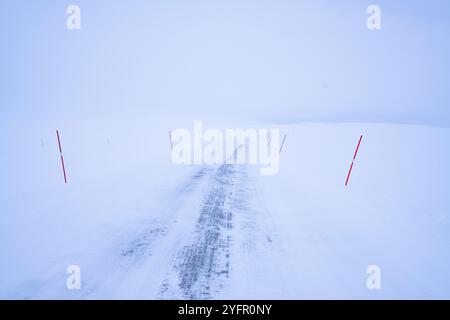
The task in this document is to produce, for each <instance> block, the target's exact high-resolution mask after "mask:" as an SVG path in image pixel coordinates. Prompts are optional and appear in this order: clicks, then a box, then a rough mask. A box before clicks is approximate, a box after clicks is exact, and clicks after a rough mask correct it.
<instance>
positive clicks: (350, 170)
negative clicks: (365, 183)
mask: <svg viewBox="0 0 450 320" xmlns="http://www.w3.org/2000/svg"><path fill="white" fill-rule="evenodd" d="M362 137H363V136H362V135H361V136H360V137H359V141H358V145H357V146H356V150H355V154H354V155H353V160H352V164H351V165H350V169H349V170H348V174H347V179H346V180H345V186H347V184H348V180H349V179H350V174H351V173H352V169H353V162H355V159H356V155H357V154H358V150H359V146H360V145H361V140H362Z"/></svg>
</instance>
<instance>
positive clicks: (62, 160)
mask: <svg viewBox="0 0 450 320" xmlns="http://www.w3.org/2000/svg"><path fill="white" fill-rule="evenodd" d="M56 137H57V138H58V147H59V154H60V156H61V165H62V169H63V173H64V182H65V183H67V176H66V168H65V167H64V157H63V154H62V148H61V140H60V139H59V131H58V130H56Z"/></svg>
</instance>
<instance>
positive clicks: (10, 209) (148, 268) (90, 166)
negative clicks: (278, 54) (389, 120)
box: [0, 117, 450, 299]
mask: <svg viewBox="0 0 450 320" xmlns="http://www.w3.org/2000/svg"><path fill="white" fill-rule="evenodd" d="M193 120H195V119H176V120H174V119H163V118H161V119H154V118H151V117H148V118H146V117H140V118H131V117H130V118H88V119H85V118H80V119H78V118H77V119H70V120H64V119H33V120H29V119H26V118H25V119H20V120H19V119H17V118H10V119H8V118H3V119H2V120H0V121H1V122H2V123H1V125H2V135H1V136H0V139H1V146H2V148H1V150H0V163H1V167H0V176H1V180H0V191H1V192H0V212H1V215H0V219H1V220H0V261H1V264H0V297H1V298H8V299H9V298H18V299H41V298H51V299H93V298H102V299H110V298H126V299H129V298H138V299H173V298H175V299H178V298H186V299H210V298H218V299H222V298H224V299H225V298H231V299H240V298H245V299H257V298H263V299H283V298H286V299H300V298H306V299H309V298H331V299H335V298H345V299H353V298H356V299H358V298H369V299H380V298H389V299H391V298H420V299H428V298H447V299H448V298H450V272H449V271H448V270H449V267H450V251H449V250H448V248H449V245H450V233H449V231H450V200H449V197H448V190H449V189H450V179H449V178H450V169H449V168H448V163H450V153H449V152H448V150H450V129H448V128H439V127H426V126H412V125H397V124H366V123H344V124H328V123H301V124H292V125H284V126H279V125H273V124H272V125H267V126H270V127H277V128H279V129H280V130H281V133H282V134H286V135H287V138H286V142H285V145H284V147H283V150H282V152H281V155H280V170H279V173H278V174H277V175H273V176H261V175H260V174H259V173H260V172H259V170H258V167H256V166H251V165H232V164H228V165H214V166H208V165H193V166H186V165H180V166H176V165H174V164H172V162H171V159H170V144H169V137H168V131H169V130H172V129H175V128H176V127H185V128H190V127H191V126H192V121H193ZM206 125H207V126H209V127H213V126H215V125H216V124H215V123H213V122H211V123H206ZM220 125H222V126H226V127H229V128H236V127H242V126H243V124H242V123H235V122H229V123H221V124H220ZM248 125H249V126H254V125H256V124H254V123H250V124H248ZM257 125H258V126H265V124H257ZM56 129H59V130H60V134H61V142H62V148H63V154H64V160H65V164H66V169H67V175H68V183H67V184H64V180H63V176H62V171H61V164H60V158H59V150H58V147H57V140H56V133H55V131H56ZM361 134H362V135H363V139H362V143H361V147H360V149H359V152H358V156H357V158H356V161H355V163H354V167H353V171H352V175H351V177H350V181H349V185H348V186H347V187H345V186H344V183H345V178H346V176H347V172H348V169H349V166H350V163H351V160H352V157H353V153H354V151H355V147H356V143H357V142H358V138H359V136H360V135H361ZM69 265H78V266H80V268H81V280H82V286H81V289H80V290H68V289H67V287H66V280H67V277H68V276H69V275H68V274H66V268H67V266H69ZM370 265H378V266H379V267H380V269H381V286H382V287H381V290H368V288H367V286H366V280H367V278H368V276H369V275H368V274H367V273H366V269H367V267H368V266H370Z"/></svg>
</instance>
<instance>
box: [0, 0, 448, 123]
mask: <svg viewBox="0 0 450 320" xmlns="http://www.w3.org/2000/svg"><path fill="white" fill-rule="evenodd" d="M0 3H1V5H0V9H1V11H0V35H1V47H2V50H1V52H0V58H1V59H0V63H1V71H2V72H1V78H0V85H1V88H2V89H1V90H2V92H1V96H0V103H1V107H0V108H1V109H0V115H1V116H3V117H5V116H8V115H11V116H25V115H30V116H48V115H56V116H79V115H81V116H89V115H91V114H95V115H105V116H107V115H122V114H123V115H127V114H134V115H136V114H137V115H140V114H146V115H147V114H148V115H152V114H162V113H167V112H176V113H187V114H193V115H196V116H197V117H199V118H200V119H201V117H202V116H205V117H207V116H208V117H209V116H211V115H222V114H226V115H228V116H231V117H233V116H236V117H239V118H242V117H249V118H252V119H258V120H277V121H283V122H285V121H387V122H403V123H421V124H431V125H446V126H449V125H450V106H449V102H450V90H448V86H449V83H450V63H449V57H450V2H449V1H437V0H432V1H386V0H383V1H378V0H377V1H362V0H360V1H357V0H346V1H337V0H333V1H332V0H329V1H317V0H314V1H313V0H309V1H300V0H297V1H293V0H292V1H288V0H280V1H267V0H259V1H256V0H250V1H249V0H239V1H233V0H227V1H225V0H223V1H211V0H208V1H206V0H204V1H199V0H195V1H191V0H164V1H162V0H159V1H149V0H130V1H118V0H89V1H75V0H73V1H56V0H46V1H23V0H15V1H7V0H0ZM69 4H78V5H79V6H80V7H81V12H82V29H81V30H80V31H69V30H67V29H66V18H67V15H66V13H65V10H66V7H67V6H68V5H69ZM369 4H377V5H379V6H380V7H381V10H382V30H380V31H369V30H368V29H367V28H366V19H367V15H366V8H367V6H368V5H369Z"/></svg>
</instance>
